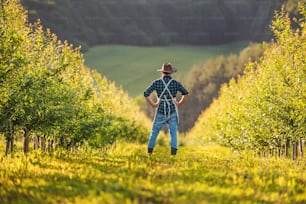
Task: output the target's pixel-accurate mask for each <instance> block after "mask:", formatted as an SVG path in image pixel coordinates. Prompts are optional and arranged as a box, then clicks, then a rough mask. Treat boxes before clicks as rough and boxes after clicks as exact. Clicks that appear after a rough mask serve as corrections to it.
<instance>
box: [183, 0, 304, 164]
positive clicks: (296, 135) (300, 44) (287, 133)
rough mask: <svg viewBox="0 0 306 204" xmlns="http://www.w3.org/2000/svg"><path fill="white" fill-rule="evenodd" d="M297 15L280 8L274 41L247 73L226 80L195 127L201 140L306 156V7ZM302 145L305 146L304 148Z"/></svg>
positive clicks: (257, 150) (275, 21) (236, 147)
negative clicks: (294, 19)
mask: <svg viewBox="0 0 306 204" xmlns="http://www.w3.org/2000/svg"><path fill="white" fill-rule="evenodd" d="M300 8H301V9H300V14H301V15H302V17H301V18H300V19H299V20H296V21H295V24H296V25H297V26H298V29H292V26H291V20H290V18H289V17H288V15H287V14H286V13H285V12H284V11H283V10H282V11H281V12H277V13H276V14H275V20H274V21H273V23H272V26H271V28H272V31H273V33H274V35H275V42H274V43H272V44H271V45H270V46H269V47H268V48H267V50H266V51H265V53H264V56H263V57H262V58H261V60H260V61H259V62H258V63H249V64H248V65H247V67H246V69H245V73H244V76H243V77H240V78H239V79H238V80H235V79H232V80H231V82H230V83H229V85H224V86H223V87H222V89H221V92H220V96H219V98H218V99H217V100H215V101H214V102H213V104H212V105H211V106H210V108H209V109H207V110H206V111H204V112H203V113H202V114H201V116H200V117H199V119H198V121H197V123H196V125H195V126H194V128H193V129H192V130H191V131H190V132H189V135H190V137H194V140H193V141H194V142H196V143H206V142H217V143H220V144H223V145H227V146H230V147H232V148H234V149H237V150H254V151H256V152H259V153H264V154H271V153H272V154H276V155H278V156H281V155H285V156H286V157H287V156H288V155H289V151H290V150H292V157H293V159H296V158H297V156H298V152H300V155H301V156H303V144H304V142H305V139H306V91H305V90H306V64H305V59H306V43H305V42H306V39H305V37H306V27H305V17H306V10H305V7H304V4H301V5H300ZM298 150H299V151H298Z"/></svg>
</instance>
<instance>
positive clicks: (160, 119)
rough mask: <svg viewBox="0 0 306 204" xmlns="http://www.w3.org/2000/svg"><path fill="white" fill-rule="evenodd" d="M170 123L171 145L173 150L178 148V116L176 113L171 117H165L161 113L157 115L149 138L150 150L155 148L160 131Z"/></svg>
mask: <svg viewBox="0 0 306 204" xmlns="http://www.w3.org/2000/svg"><path fill="white" fill-rule="evenodd" d="M166 123H168V125H169V130H170V136H171V140H170V145H171V147H172V148H177V114H176V112H174V113H172V114H171V115H170V117H169V116H168V115H164V114H161V113H157V114H156V117H155V120H154V123H153V127H152V132H151V135H150V138H149V144H148V148H154V146H155V143H156V139H157V136H158V134H159V131H160V130H161V129H162V128H163V126H164V125H165V124H166Z"/></svg>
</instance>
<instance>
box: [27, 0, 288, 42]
mask: <svg viewBox="0 0 306 204" xmlns="http://www.w3.org/2000/svg"><path fill="white" fill-rule="evenodd" d="M286 1H287V0H276V1H258V0H249V1H247V2H246V1H244V0H235V1H226V0H218V1H215V0H205V1H185V0H175V1H155V0H146V1H139V0H130V1H125V0H113V1H100V0H90V1H83V0H74V1H70V0H52V1H50V0H48V1H47V0H23V1H22V3H23V4H24V5H25V6H26V7H27V8H28V9H29V10H30V18H31V21H32V20H36V19H37V18H40V19H42V22H43V24H44V25H46V26H47V27H50V28H51V29H52V30H53V31H54V32H56V33H57V34H58V35H59V36H60V38H61V39H69V41H71V42H73V43H74V44H82V46H84V47H91V46H92V45H99V44H129V45H140V46H143V45H154V46H158V45H171V44H189V45H190V44H192V45H208V44H210V45H213V44H224V43H229V42H234V41H241V40H246V41H257V42H258V41H260V42H261V41H263V40H269V39H270V38H271V32H269V29H267V27H268V24H269V23H270V21H271V19H272V16H273V11H274V10H275V9H279V8H280V6H281V4H282V3H285V2H286ZM291 1H292V0H291Z"/></svg>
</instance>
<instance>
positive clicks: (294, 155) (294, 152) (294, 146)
mask: <svg viewBox="0 0 306 204" xmlns="http://www.w3.org/2000/svg"><path fill="white" fill-rule="evenodd" d="M297 156H298V143H297V142H296V141H295V142H292V159H293V160H296V159H297Z"/></svg>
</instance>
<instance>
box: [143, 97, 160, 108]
mask: <svg viewBox="0 0 306 204" xmlns="http://www.w3.org/2000/svg"><path fill="white" fill-rule="evenodd" d="M145 98H146V100H147V101H148V103H149V104H150V105H151V106H152V107H153V108H157V107H158V104H159V101H157V102H156V103H155V102H154V101H153V100H152V99H151V97H150V96H145Z"/></svg>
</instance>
